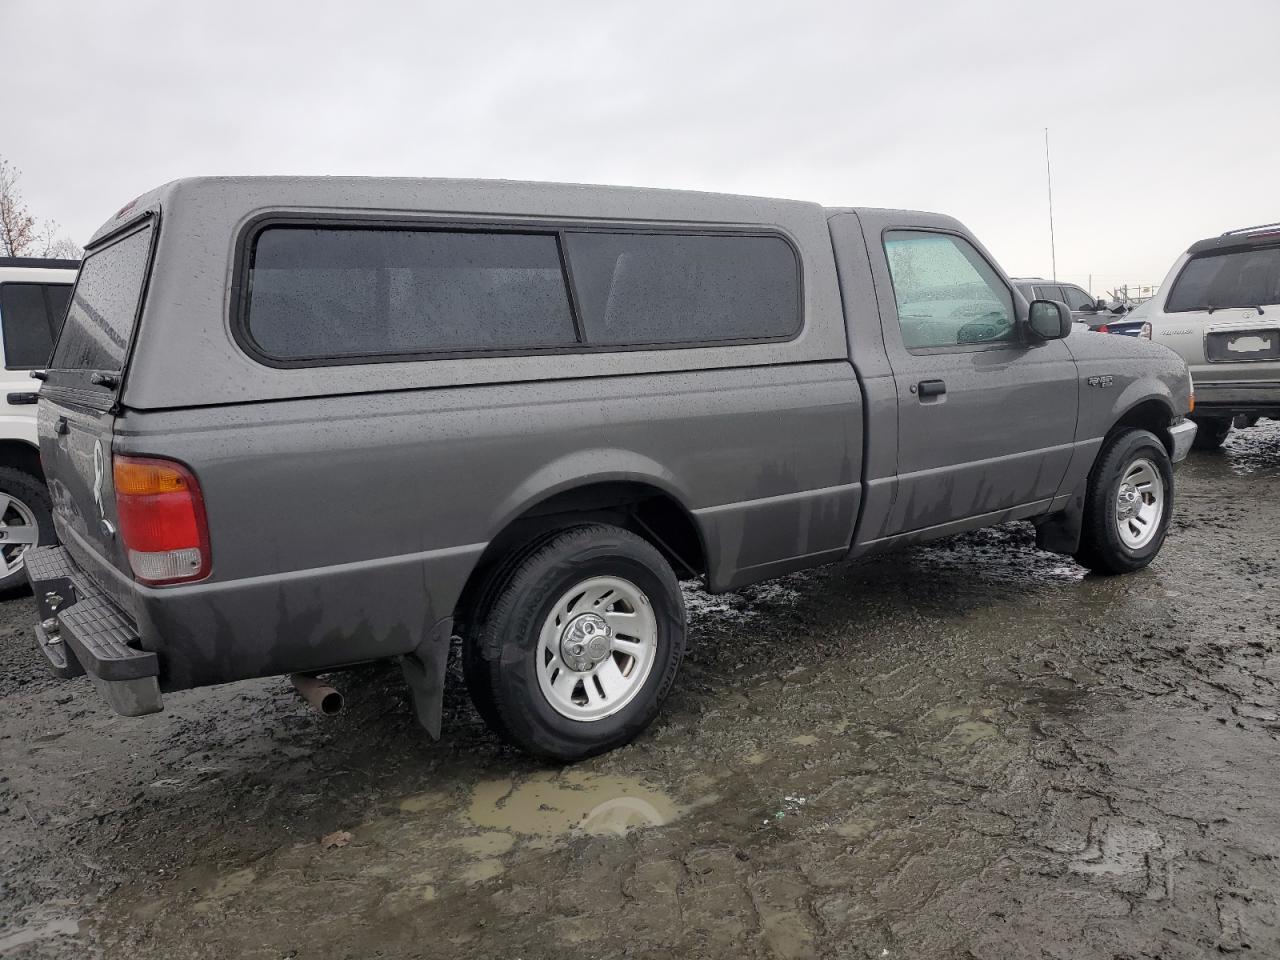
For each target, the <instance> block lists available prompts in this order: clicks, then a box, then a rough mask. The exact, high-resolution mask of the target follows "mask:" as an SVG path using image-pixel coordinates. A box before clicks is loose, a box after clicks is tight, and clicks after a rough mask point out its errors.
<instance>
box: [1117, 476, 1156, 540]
mask: <svg viewBox="0 0 1280 960" xmlns="http://www.w3.org/2000/svg"><path fill="white" fill-rule="evenodd" d="M1164 505H1165V489H1164V478H1163V477H1162V476H1161V475H1160V471H1159V470H1158V469H1157V468H1156V465H1155V464H1154V463H1152V462H1151V461H1150V460H1148V459H1147V458H1146V457H1139V458H1138V459H1136V460H1134V461H1133V462H1132V463H1130V464H1129V465H1128V466H1127V467H1125V469H1124V472H1123V473H1121V475H1120V484H1119V486H1118V487H1117V489H1116V532H1117V533H1119V534H1120V542H1121V543H1123V544H1124V545H1125V546H1126V547H1128V548H1129V549H1130V550H1141V549H1142V548H1143V547H1145V546H1147V544H1149V543H1150V542H1151V541H1152V540H1154V539H1155V536H1156V533H1157V532H1158V531H1159V529H1160V521H1161V519H1162V518H1163V517H1164Z"/></svg>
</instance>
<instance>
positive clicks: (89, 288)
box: [49, 225, 151, 373]
mask: <svg viewBox="0 0 1280 960" xmlns="http://www.w3.org/2000/svg"><path fill="white" fill-rule="evenodd" d="M150 253H151V227H150V225H147V226H145V227H143V228H142V229H141V230H135V231H134V232H133V233H130V234H127V235H126V236H124V237H122V238H121V239H119V240H116V241H115V242H114V243H112V244H110V245H109V246H106V247H103V248H102V249H100V250H95V251H93V252H92V253H90V254H89V255H88V256H87V257H86V258H85V261H84V265H83V266H82V267H81V268H80V276H79V277H78V278H77V280H76V288H75V292H74V293H73V294H72V295H71V307H70V309H69V310H68V311H67V319H66V322H65V323H64V324H63V327H62V335H61V336H60V337H59V338H58V345H57V346H56V347H55V348H54V351H53V359H52V360H51V361H50V363H49V366H50V367H51V368H52V369H55V370H103V371H109V372H112V373H119V372H120V371H121V370H122V369H123V368H124V355H125V350H126V349H127V348H128V346H129V335H130V334H131V333H132V332H133V323H134V319H135V318H136V317H137V315H138V300H139V298H140V297H141V295H142V283H143V280H144V279H145V278H146V273H147V260H148V258H149V256H150Z"/></svg>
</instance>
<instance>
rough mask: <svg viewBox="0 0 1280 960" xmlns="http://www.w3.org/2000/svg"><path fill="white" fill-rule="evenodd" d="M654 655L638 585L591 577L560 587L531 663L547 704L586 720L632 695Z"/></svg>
mask: <svg viewBox="0 0 1280 960" xmlns="http://www.w3.org/2000/svg"><path fill="white" fill-rule="evenodd" d="M657 652H658V621H657V617H656V616H655V615H654V612H653V607H652V605H651V604H650V603H649V598H648V597H647V596H645V593H644V591H643V590H641V589H640V588H639V587H637V586H636V585H635V584H634V583H632V582H631V581H630V580H624V579H623V578H621V577H592V578H590V579H589V580H583V581H581V582H580V583H578V584H576V585H575V586H573V587H572V588H570V589H569V590H566V591H565V592H564V593H563V594H562V595H561V596H560V598H559V599H558V600H557V601H556V603H555V605H554V606H553V607H552V609H551V612H550V613H549V614H548V615H547V617H546V619H545V620H544V621H543V624H542V630H541V632H540V633H539V635H538V648H537V653H536V658H537V660H536V663H535V668H536V670H537V673H538V686H539V688H540V689H541V690H542V695H543V696H544V697H545V698H546V700H547V703H549V704H550V705H551V708H552V709H553V710H555V711H556V712H557V713H558V714H560V715H561V716H562V717H566V718H568V719H570V720H579V721H584V722H590V721H594V720H603V719H604V718H605V717H609V716H612V715H613V714H615V713H617V712H618V711H619V710H621V709H623V708H624V707H625V706H626V705H627V704H629V703H630V702H631V701H632V700H634V699H635V697H636V695H637V694H638V693H639V692H640V690H641V689H642V688H643V687H644V685H645V681H646V680H648V679H649V673H650V672H651V671H652V670H653V664H654V661H655V659H656V657H657Z"/></svg>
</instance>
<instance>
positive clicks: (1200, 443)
mask: <svg viewBox="0 0 1280 960" xmlns="http://www.w3.org/2000/svg"><path fill="white" fill-rule="evenodd" d="M1191 419H1192V420H1194V421H1195V423H1196V437H1195V439H1194V440H1192V441H1191V446H1192V447H1193V448H1194V449H1196V450H1217V449H1218V448H1219V447H1221V446H1222V445H1223V444H1224V443H1226V441H1227V434H1229V433H1230V432H1231V418H1230V417H1192V418H1191Z"/></svg>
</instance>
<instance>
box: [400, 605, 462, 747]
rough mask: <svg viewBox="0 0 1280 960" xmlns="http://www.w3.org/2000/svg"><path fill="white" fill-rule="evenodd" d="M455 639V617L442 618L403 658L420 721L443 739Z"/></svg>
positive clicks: (438, 737) (432, 733) (436, 736)
mask: <svg viewBox="0 0 1280 960" xmlns="http://www.w3.org/2000/svg"><path fill="white" fill-rule="evenodd" d="M452 639H453V618H452V617H450V618H448V619H445V620H441V621H440V622H439V623H437V624H436V625H435V627H433V628H432V630H431V635H430V636H428V637H427V638H426V639H425V640H423V641H422V643H421V644H419V645H418V648H417V649H416V650H414V651H413V653H407V654H405V655H404V656H402V657H401V658H400V669H401V670H402V671H403V673H404V682H405V683H407V684H408V685H409V692H410V693H411V694H412V695H413V709H414V712H415V713H416V714H417V715H418V722H419V723H420V724H422V726H423V728H424V729H425V730H426V731H427V733H428V734H430V735H431V739H433V740H439V739H440V721H441V714H442V713H443V712H444V678H445V669H446V667H447V665H448V663H449V644H450V642H451V641H452Z"/></svg>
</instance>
